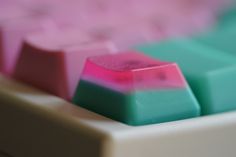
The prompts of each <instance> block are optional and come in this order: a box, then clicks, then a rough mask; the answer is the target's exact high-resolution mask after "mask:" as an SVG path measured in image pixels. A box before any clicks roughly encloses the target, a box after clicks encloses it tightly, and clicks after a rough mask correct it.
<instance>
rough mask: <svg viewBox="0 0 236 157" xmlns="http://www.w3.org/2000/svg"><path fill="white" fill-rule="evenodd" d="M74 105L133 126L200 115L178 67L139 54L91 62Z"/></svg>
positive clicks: (81, 80)
mask: <svg viewBox="0 0 236 157" xmlns="http://www.w3.org/2000/svg"><path fill="white" fill-rule="evenodd" d="M73 101H74V102H75V103H76V104H78V105H80V106H82V107H84V108H86V109H89V110H92V111H94V112H96V113H99V114H102V115H104V116H107V117H109V118H112V119H114V120H118V121H121V122H124V123H126V124H130V125H144V124H152V123H158V122H166V121H172V120H179V119H184V118H190V117H196V116H198V115H199V113H200V108H199V105H198V103H197V101H196V99H195V97H194V96H193V94H192V92H191V90H190V89H189V88H188V85H187V84H186V82H185V80H184V78H183V76H182V74H181V71H180V70H179V69H178V66H177V65H176V64H174V63H167V62H162V61H158V60H154V59H152V58H149V57H147V56H145V55H143V54H139V53H136V52H126V53H120V54H116V55H103V56H97V57H91V58H88V59H87V61H86V64H85V68H84V71H83V74H82V76H81V79H80V82H79V85H78V87H77V90H76V94H75V97H74V99H73Z"/></svg>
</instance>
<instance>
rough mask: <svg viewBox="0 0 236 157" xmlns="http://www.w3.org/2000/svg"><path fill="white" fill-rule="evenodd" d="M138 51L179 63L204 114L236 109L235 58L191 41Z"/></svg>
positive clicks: (160, 45) (148, 47)
mask: <svg viewBox="0 0 236 157" xmlns="http://www.w3.org/2000/svg"><path fill="white" fill-rule="evenodd" d="M137 50H139V51H141V52H143V53H145V54H147V55H150V56H152V57H155V58H160V59H163V60H167V61H172V62H177V63H178V64H179V66H180V68H181V70H182V71H183V74H184V76H185V77H186V79H187V81H188V83H189V85H190V87H191V89H192V90H193V92H194V94H195V96H196V97H197V99H198V101H199V103H200V105H201V109H202V114H204V115H205V114H213V113H219V112H224V111H231V110H234V109H236V105H235V104H236V98H235V96H234V93H235V89H236V88H235V86H234V84H235V79H236V65H235V59H234V58H232V57H231V56H229V55H226V54H225V53H224V52H222V51H220V50H217V49H214V48H210V47H208V46H204V45H202V44H199V43H196V42H194V41H193V40H190V39H176V40H175V39H173V40H170V41H165V42H163V43H159V44H156V43H152V44H149V45H143V46H140V47H137ZM226 93H227V94H226Z"/></svg>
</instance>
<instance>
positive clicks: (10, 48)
mask: <svg viewBox="0 0 236 157" xmlns="http://www.w3.org/2000/svg"><path fill="white" fill-rule="evenodd" d="M54 29H56V26H55V25H54V23H53V22H52V21H51V20H50V19H48V18H44V17H42V18H41V17H34V16H33V17H25V18H16V19H12V20H7V21H5V22H2V23H0V42H1V43H0V45H1V49H0V56H1V67H0V70H1V72H3V73H5V74H7V75H11V74H12V72H13V70H14V67H15V63H16V61H17V58H18V55H19V50H20V47H21V44H22V41H23V38H24V37H25V36H26V35H27V34H31V33H35V32H41V31H51V30H54Z"/></svg>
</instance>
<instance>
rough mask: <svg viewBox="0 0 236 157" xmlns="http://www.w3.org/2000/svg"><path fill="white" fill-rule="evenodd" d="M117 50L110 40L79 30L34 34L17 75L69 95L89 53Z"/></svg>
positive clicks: (17, 68)
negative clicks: (100, 38)
mask: <svg viewBox="0 0 236 157" xmlns="http://www.w3.org/2000/svg"><path fill="white" fill-rule="evenodd" d="M115 52H116V49H115V47H114V45H113V44H112V43H111V42H109V41H93V40H91V39H90V38H89V37H88V36H86V35H85V34H84V33H82V32H80V31H77V30H68V31H65V30H64V31H63V32H61V33H59V32H55V33H46V34H37V35H31V36H29V37H27V39H26V41H25V42H24V45H23V48H22V49H21V54H20V57H19V61H18V63H17V66H16V70H15V73H14V77H15V78H17V79H18V80H21V81H23V82H26V83H28V84H31V85H33V86H35V87H38V88H40V89H43V90H45V91H47V92H50V93H52V94H55V95H57V96H60V97H62V98H65V99H70V98H71V97H72V96H73V94H74V90H75V88H76V85H77V83H78V80H79V77H80V73H81V70H82V68H83V64H84V62H85V59H86V57H88V56H92V55H99V54H106V53H115Z"/></svg>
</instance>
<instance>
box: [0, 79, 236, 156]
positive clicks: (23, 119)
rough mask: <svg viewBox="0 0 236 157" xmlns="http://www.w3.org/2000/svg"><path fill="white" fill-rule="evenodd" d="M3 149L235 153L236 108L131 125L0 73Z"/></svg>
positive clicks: (23, 152) (13, 152) (14, 152)
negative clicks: (185, 117)
mask: <svg viewBox="0 0 236 157" xmlns="http://www.w3.org/2000/svg"><path fill="white" fill-rule="evenodd" d="M91 99H92V97H91ZM0 152H4V153H5V154H9V156H11V157H235V156H236V112H228V113H223V114H217V115H212V116H206V117H200V118H193V119H187V120H182V121H176V122H169V123H162V124H155V125H147V126H139V127H132V126H128V125H125V124H122V123H119V122H116V121H113V120H111V119H108V118H105V117H103V116H100V115H98V114H95V113H93V112H90V111H87V110H85V109H83V108H80V107H78V106H75V105H73V104H71V103H69V102H66V101H64V100H63V99H60V98H58V97H55V96H52V95H50V94H47V93H44V92H42V91H39V90H37V89H34V88H33V87H29V86H27V85H23V84H20V83H18V82H16V81H14V80H11V79H8V78H5V77H3V76H0ZM0 156H1V153H0Z"/></svg>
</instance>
